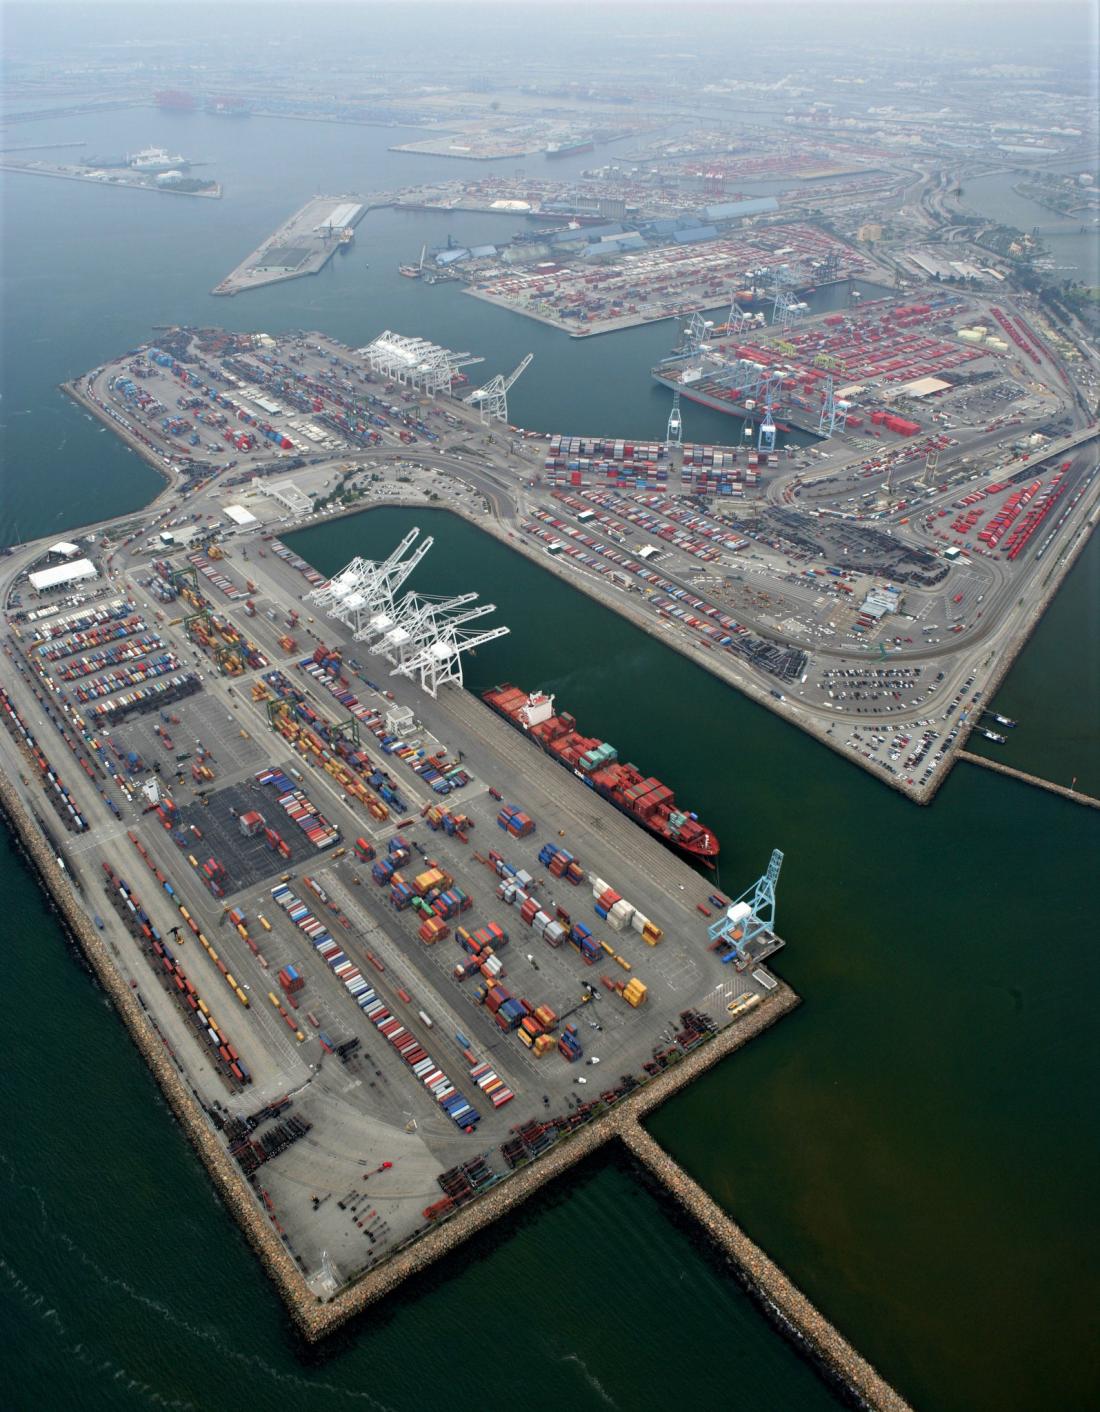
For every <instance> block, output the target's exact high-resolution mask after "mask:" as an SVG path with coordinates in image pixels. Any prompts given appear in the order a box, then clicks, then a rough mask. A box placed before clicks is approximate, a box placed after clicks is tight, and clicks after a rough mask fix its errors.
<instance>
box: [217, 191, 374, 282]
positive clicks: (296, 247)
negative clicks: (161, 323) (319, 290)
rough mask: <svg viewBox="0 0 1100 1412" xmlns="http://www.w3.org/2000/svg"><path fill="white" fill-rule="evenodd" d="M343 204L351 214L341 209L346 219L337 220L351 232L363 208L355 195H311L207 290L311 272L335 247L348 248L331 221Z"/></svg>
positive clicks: (328, 256) (333, 252) (292, 277)
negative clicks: (350, 210)
mask: <svg viewBox="0 0 1100 1412" xmlns="http://www.w3.org/2000/svg"><path fill="white" fill-rule="evenodd" d="M347 207H352V208H354V214H353V215H346V210H345V211H344V214H345V215H346V221H342V222H341V229H348V230H351V231H352V232H354V229H355V223H356V222H357V221H358V220H359V219H360V218H361V217H362V215H363V213H364V212H365V210H366V207H365V205H364V204H363V203H362V201H361V200H360V199H359V198H358V197H352V196H349V197H343V196H314V197H313V198H312V199H311V200H309V201H307V202H306V204H305V205H304V206H303V207H302V208H301V209H300V210H298V211H295V213H294V215H293V216H291V217H290V218H289V219H288V220H286V221H284V222H283V224H282V225H281V226H280V227H279V229H278V230H277V231H275V233H274V234H273V235H270V236H268V238H267V239H266V240H265V241H264V242H263V244H262V245H260V246H258V247H257V248H256V249H255V250H253V252H252V254H251V255H249V256H247V257H246V258H245V259H244V260H242V261H241V263H240V264H239V265H238V266H237V267H236V269H234V270H231V271H230V272H229V274H227V275H226V277H225V279H223V280H222V281H221V283H220V284H217V285H215V286H214V288H213V289H212V290H211V291H210V292H211V294H229V295H232V294H241V293H243V292H244V291H245V290H247V289H262V288H263V287H264V286H265V285H268V284H278V283H281V282H282V281H283V280H288V279H298V278H299V277H300V276H302V275H315V274H316V273H317V271H318V270H320V269H323V268H324V266H325V265H326V264H328V262H329V260H331V259H332V257H333V255H334V254H336V252H337V251H338V250H342V249H344V250H346V249H347V248H348V245H347V243H345V242H344V241H342V240H341V239H340V235H339V232H338V231H337V229H336V228H335V227H334V226H332V224H331V217H332V215H333V213H334V212H340V211H341V210H342V208H347Z"/></svg>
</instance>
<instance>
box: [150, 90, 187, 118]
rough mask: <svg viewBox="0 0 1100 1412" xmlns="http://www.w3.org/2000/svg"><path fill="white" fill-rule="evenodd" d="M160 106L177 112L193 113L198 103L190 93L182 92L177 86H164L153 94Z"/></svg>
mask: <svg viewBox="0 0 1100 1412" xmlns="http://www.w3.org/2000/svg"><path fill="white" fill-rule="evenodd" d="M153 99H154V102H155V103H156V105H157V107H158V108H167V109H169V110H170V111H174V112H177V113H193V112H194V111H195V109H196V108H197V107H198V104H197V103H196V102H195V100H194V98H192V96H191V94H190V93H181V92H180V91H179V89H176V88H162V89H161V90H160V92H159V93H155V94H154V95H153Z"/></svg>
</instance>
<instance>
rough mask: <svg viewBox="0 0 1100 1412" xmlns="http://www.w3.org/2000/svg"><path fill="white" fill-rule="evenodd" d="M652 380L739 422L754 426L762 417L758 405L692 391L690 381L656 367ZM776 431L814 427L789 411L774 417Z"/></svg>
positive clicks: (813, 429)
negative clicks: (782, 417)
mask: <svg viewBox="0 0 1100 1412" xmlns="http://www.w3.org/2000/svg"><path fill="white" fill-rule="evenodd" d="M653 381H654V382H656V383H660V385H661V386H662V387H667V388H668V390H669V391H670V392H678V393H679V394H680V396H681V397H683V398H684V399H685V400H686V401H688V402H697V403H698V404H699V406H700V407H709V408H710V409H711V411H712V412H721V413H722V415H723V416H726V417H733V418H734V419H735V420H736V421H739V422H752V424H753V425H754V426H755V425H756V424H757V423H759V421H760V420H761V418H762V417H763V415H764V414H763V410H762V409H761V408H758V407H753V408H746V407H745V405H744V404H743V403H738V402H727V401H724V400H723V399H722V398H721V397H713V396H712V395H711V394H710V393H709V392H693V391H692V385H691V383H690V382H689V383H687V384H684V383H680V382H677V380H676V379H675V378H669V377H664V376H663V375H662V374H661V373H659V372H658V371H657V370H656V369H654V371H653ZM775 427H776V430H777V431H782V432H787V431H789V430H790V429H791V427H795V428H796V429H797V430H798V431H809V432H814V433H815V435H816V429H815V428H813V427H811V426H807V425H803V424H802V423H800V422H799V421H798V420H797V419H796V418H794V417H792V416H791V415H790V414H789V413H786V414H785V415H784V419H783V420H780V419H779V418H778V417H777V418H776V419H775Z"/></svg>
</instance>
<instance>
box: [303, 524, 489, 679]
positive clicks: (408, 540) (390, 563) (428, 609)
mask: <svg viewBox="0 0 1100 1412" xmlns="http://www.w3.org/2000/svg"><path fill="white" fill-rule="evenodd" d="M419 536H420V530H419V529H417V528H414V529H411V530H410V531H409V533H408V534H407V535H406V536H405V538H404V539H403V540H402V541H401V543H400V544H399V545H398V546H397V548H396V549H395V550H394V551H393V553H392V554H390V555H389V556H388V557H387V558H385V559H381V560H377V561H373V560H369V559H363V558H361V557H357V558H355V559H353V560H352V561H351V562H350V563H349V564H347V565H346V566H345V567H344V568H343V569H341V571H340V572H339V573H338V574H336V575H335V576H334V577H333V578H332V579H330V580H329V581H328V583H326V584H322V585H321V587H319V588H316V589H314V590H313V592H312V593H310V594H308V595H307V600H308V601H309V602H312V603H314V604H315V605H316V606H317V607H318V608H319V609H320V610H321V611H322V612H323V613H326V614H327V615H328V616H329V617H331V618H335V619H336V621H337V622H341V623H343V624H344V626H345V627H347V628H350V629H351V632H352V635H353V637H354V638H355V640H356V641H357V642H362V643H363V644H364V646H365V647H366V650H367V651H368V652H370V653H371V654H372V655H373V656H376V657H381V658H383V659H384V660H385V661H387V662H389V664H390V667H391V671H390V675H391V676H403V677H409V678H410V679H411V680H413V681H416V682H417V683H418V684H419V686H420V687H421V689H422V690H423V691H426V692H427V693H428V695H429V696H431V697H433V698H434V697H435V696H437V694H438V692H439V688H440V687H441V686H445V685H448V684H449V685H453V686H458V687H461V686H462V683H463V677H462V659H463V654H464V653H468V652H474V651H476V649H477V648H479V647H481V646H483V645H484V644H485V643H488V642H493V641H495V640H496V639H497V638H499V637H504V636H505V634H506V633H507V632H508V628H507V627H503V626H500V627H495V628H486V629H481V628H479V627H478V626H476V624H479V623H480V621H481V619H483V618H486V617H488V615H489V614H490V613H495V612H496V604H494V603H480V604H479V603H478V602H477V594H476V593H460V594H454V595H447V594H427V593H418V592H415V591H413V590H410V591H409V592H407V593H401V589H402V588H403V586H404V584H405V583H406V581H407V580H408V579H409V577H410V576H411V574H412V573H413V570H414V569H415V568H416V567H417V565H418V564H420V562H421V560H423V558H424V556H425V555H426V554H427V553H428V551H429V550H430V549H431V547H432V544H433V543H434V541H433V539H432V537H431V535H428V536H426V537H425V538H424V539H422V540H420V543H419V544H417V543H416V541H417V539H418V538H419ZM414 546H415V547H414ZM410 551H411V553H410ZM406 556H407V557H406Z"/></svg>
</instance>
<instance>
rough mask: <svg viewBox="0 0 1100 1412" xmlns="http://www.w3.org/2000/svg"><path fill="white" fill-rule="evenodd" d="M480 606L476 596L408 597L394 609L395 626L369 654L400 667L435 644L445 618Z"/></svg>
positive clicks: (371, 646)
mask: <svg viewBox="0 0 1100 1412" xmlns="http://www.w3.org/2000/svg"><path fill="white" fill-rule="evenodd" d="M476 602H477V594H476V593H460V594H458V595H457V596H456V597H452V598H447V597H445V596H442V595H439V594H420V593H406V594H405V596H404V597H403V598H402V599H401V600H400V601H399V602H398V603H396V604H395V605H394V612H393V618H392V620H391V621H392V623H393V626H392V627H390V628H389V629H388V630H387V631H386V632H384V633H383V634H382V635H381V636H380V637H377V638H376V639H375V640H374V642H373V643H371V644H370V645H369V646H368V648H367V651H368V652H371V653H373V654H374V655H375V656H378V657H385V658H387V659H388V660H389V661H390V662H392V663H394V664H395V665H400V663H402V662H405V661H407V660H408V659H409V658H410V657H414V656H415V655H416V654H417V653H418V652H420V651H421V650H422V649H423V648H424V647H426V646H427V645H428V643H429V642H433V641H434V640H435V638H436V636H437V635H438V631H439V627H438V623H439V620H440V618H441V617H442V616H444V615H445V614H447V613H452V612H457V611H458V610H459V609H460V608H464V607H466V605H467V604H469V603H476Z"/></svg>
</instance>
